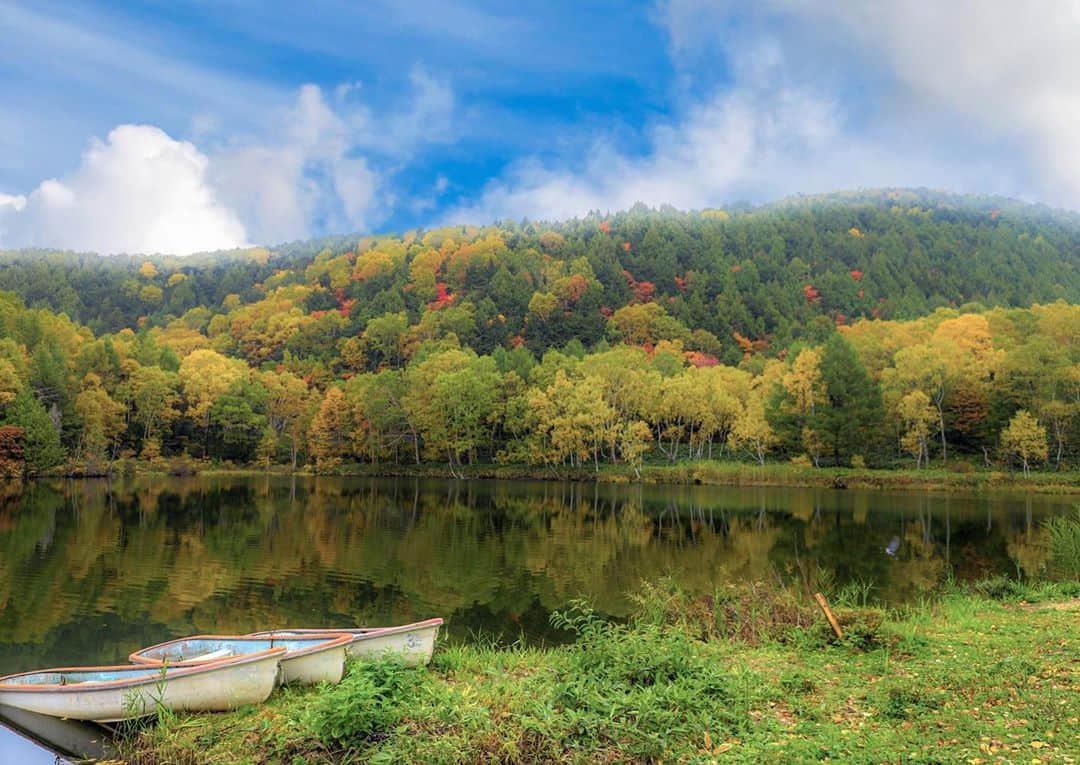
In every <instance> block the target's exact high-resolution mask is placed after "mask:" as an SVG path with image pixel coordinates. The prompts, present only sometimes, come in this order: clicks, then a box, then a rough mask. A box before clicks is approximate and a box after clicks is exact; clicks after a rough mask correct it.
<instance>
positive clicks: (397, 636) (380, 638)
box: [252, 619, 443, 665]
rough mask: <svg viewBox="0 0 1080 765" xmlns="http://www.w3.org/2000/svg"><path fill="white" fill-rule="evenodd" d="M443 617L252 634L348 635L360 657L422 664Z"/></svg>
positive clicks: (355, 655) (351, 653)
mask: <svg viewBox="0 0 1080 765" xmlns="http://www.w3.org/2000/svg"><path fill="white" fill-rule="evenodd" d="M442 623H443V620H442V619H427V620H426V621H422V622H414V623H413V624H402V625H400V626H397V627H341V628H337V627H333V628H326V629H313V628H301V629H282V630H268V631H265V632H254V633H252V636H254V637H270V636H276V637H291V636H296V635H337V634H342V633H345V634H347V635H349V636H351V639H352V642H350V643H349V645H348V648H347V650H348V655H349V656H350V657H353V658H359V659H375V658H379V657H382V656H398V657H400V658H401V659H402V660H404V662H405V663H406V664H412V665H422V664H427V663H428V662H430V661H431V654H432V653H433V652H434V651H435V639H436V638H437V637H438V635H439V627H441V626H442Z"/></svg>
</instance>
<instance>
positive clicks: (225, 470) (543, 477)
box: [31, 461, 1080, 495]
mask: <svg viewBox="0 0 1080 765" xmlns="http://www.w3.org/2000/svg"><path fill="white" fill-rule="evenodd" d="M126 467H127V469H125V470H121V471H115V472H114V473H113V474H112V475H111V476H83V475H77V474H56V473H54V474H46V475H42V476H39V477H38V478H44V479H48V478H54V479H55V478H63V479H67V480H117V479H122V478H127V477H133V476H145V475H159V476H160V475H165V476H171V477H176V478H192V477H199V476H202V477H208V478H215V477H222V476H239V477H258V476H265V475H274V476H289V475H295V476H303V477H319V476H325V477H335V478H413V479H434V480H506V481H570V482H581V483H611V484H635V483H636V484H642V485H655V486H664V485H667V486H731V487H777V488H783V487H790V488H820V489H837V490H844V489H858V490H870V491H913V492H914V491H917V492H925V491H955V492H965V493H979V492H983V491H1017V492H1032V493H1039V494H1050V495H1071V494H1080V472H1033V473H1031V474H1030V475H1029V476H1027V477H1024V476H1023V475H1022V474H1020V473H1015V472H1006V471H997V470H967V469H948V468H933V469H927V470H910V469H871V468H813V467H803V466H798V465H789V464H783V463H776V464H766V465H764V466H760V465H752V464H749V463H740V462H717V461H713V462H709V461H700V462H687V463H676V464H671V465H664V464H649V465H644V466H642V467H641V470H640V478H638V477H637V476H636V475H635V474H634V471H633V469H632V468H630V467H627V466H624V465H604V466H601V467H600V469H599V470H598V471H593V470H578V469H568V468H561V467H538V466H534V465H524V464H506V465H502V464H495V463H484V464H478V465H466V466H461V467H456V468H455V469H454V470H451V469H450V468H449V467H448V466H447V465H446V464H445V463H424V464H421V465H396V464H377V465H371V464H350V465H344V466H342V467H341V468H339V469H337V470H335V471H333V472H327V473H316V472H313V471H311V470H307V469H303V468H301V469H298V470H296V471H293V470H291V469H289V468H288V467H286V466H274V467H271V468H270V469H269V470H266V469H260V468H257V467H232V466H221V465H210V464H206V465H204V464H200V463H197V462H192V463H190V465H189V468H188V469H185V470H184V471H181V472H173V471H169V470H159V469H152V468H150V466H147V465H143V464H135V466H134V469H133V470H132V469H131V466H130V465H129V466H126ZM31 480H34V479H31Z"/></svg>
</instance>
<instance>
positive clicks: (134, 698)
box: [0, 649, 284, 722]
mask: <svg viewBox="0 0 1080 765" xmlns="http://www.w3.org/2000/svg"><path fill="white" fill-rule="evenodd" d="M283 653H284V650H283V649H278V650H272V651H266V652H263V653H260V654H253V655H249V656H244V657H241V658H238V659H231V660H223V661H218V662H211V663H208V664H205V665H201V666H198V667H188V668H165V669H164V670H163V671H157V672H155V671H154V668H153V667H149V666H146V667H130V666H128V667H105V668H98V669H102V670H112V671H113V673H114V674H130V675H131V678H130V679H123V680H113V681H108V682H88V683H75V684H70V685H49V684H41V685H40V687H35V685H30V684H26V685H20V684H17V680H18V676H15V677H14V678H12V683H0V705H6V706H9V707H14V708H16V709H23V710H26V711H28V712H36V713H37V714H42V715H50V716H52V717H66V718H68V719H71V720H91V721H94V722H118V721H120V720H126V719H132V718H137V717H145V716H147V715H152V714H154V713H155V712H157V711H158V710H159V709H168V710H172V711H175V712H225V711H228V710H231V709H236V708H238V707H242V706H246V705H248V704H259V703H262V702H263V701H266V699H267V698H268V697H269V696H270V693H271V692H272V691H273V690H274V686H275V684H276V682H277V677H278V669H279V667H278V664H279V662H280V660H281V656H282V654H283ZM117 670H127V671H128V672H126V673H123V672H118V671H117ZM71 671H72V672H75V671H76V670H71ZM83 671H84V672H85V671H86V670H83ZM27 674H31V673H27ZM34 674H43V673H34Z"/></svg>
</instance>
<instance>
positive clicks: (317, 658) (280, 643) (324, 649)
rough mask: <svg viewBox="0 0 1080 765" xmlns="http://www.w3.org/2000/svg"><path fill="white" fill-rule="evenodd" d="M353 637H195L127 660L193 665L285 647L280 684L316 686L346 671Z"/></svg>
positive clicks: (152, 648) (337, 634)
mask: <svg viewBox="0 0 1080 765" xmlns="http://www.w3.org/2000/svg"><path fill="white" fill-rule="evenodd" d="M352 639H353V636H352V635H348V634H345V633H341V632H327V633H325V634H319V635H269V636H265V637H263V636H254V635H196V636H194V637H187V638H179V639H177V640H169V641H168V642H165V643H158V644H157V645H154V646H150V647H149V648H143V649H141V650H138V651H136V652H135V653H133V654H131V656H129V657H128V659H130V660H131V661H132V662H133V663H135V664H149V665H153V666H161V665H163V664H164V665H169V666H174V667H176V666H181V667H182V666H190V665H198V664H205V663H206V662H208V661H215V660H217V659H220V658H222V657H224V656H242V655H245V654H251V653H258V652H259V651H265V650H267V649H270V648H284V649H285V655H284V656H282V657H281V682H282V683H300V684H303V685H313V684H315V683H322V682H328V683H337V682H340V681H341V676H342V675H343V674H344V672H345V649H346V646H348V645H349V643H350V642H351V641H352Z"/></svg>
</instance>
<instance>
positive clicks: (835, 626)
mask: <svg viewBox="0 0 1080 765" xmlns="http://www.w3.org/2000/svg"><path fill="white" fill-rule="evenodd" d="M814 600H816V601H817V604H818V605H819V606H821V610H822V611H823V612H824V613H825V618H826V619H828V620H829V626H830V627H832V631H833V633H834V634H835V635H836V638H837V639H838V640H843V638H844V631H843V630H841V629H840V622H838V621H836V616H835V615H834V614H833V612H832V609H831V608H829V601H827V600H825V596H824V595H822V594H821V593H820V592H815V593H814Z"/></svg>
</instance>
